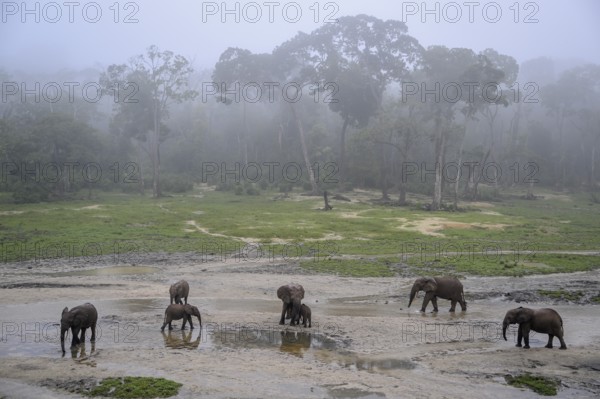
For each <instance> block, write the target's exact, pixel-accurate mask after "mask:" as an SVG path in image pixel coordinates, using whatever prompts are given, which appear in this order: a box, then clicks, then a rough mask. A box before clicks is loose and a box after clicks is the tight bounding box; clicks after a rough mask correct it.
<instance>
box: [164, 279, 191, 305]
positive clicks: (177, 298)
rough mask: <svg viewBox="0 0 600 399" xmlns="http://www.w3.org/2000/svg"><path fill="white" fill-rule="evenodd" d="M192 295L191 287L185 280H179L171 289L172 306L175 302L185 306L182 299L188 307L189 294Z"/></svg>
mask: <svg viewBox="0 0 600 399" xmlns="http://www.w3.org/2000/svg"><path fill="white" fill-rule="evenodd" d="M189 293H190V286H189V284H188V283H187V281H185V280H179V281H178V282H176V283H175V284H172V285H171V287H170V288H169V295H170V296H171V304H172V303H173V302H175V303H178V304H180V305H183V301H182V300H181V299H182V298H183V299H185V304H186V305H187V299H188V294H189Z"/></svg>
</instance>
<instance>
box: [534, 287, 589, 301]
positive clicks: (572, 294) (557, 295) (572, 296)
mask: <svg viewBox="0 0 600 399" xmlns="http://www.w3.org/2000/svg"><path fill="white" fill-rule="evenodd" d="M538 294H540V295H543V296H546V297H548V298H552V299H560V300H565V301H571V302H578V301H579V300H580V299H581V298H583V295H584V293H583V292H582V291H564V290H556V291H552V290H538Z"/></svg>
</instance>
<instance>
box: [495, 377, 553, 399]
mask: <svg viewBox="0 0 600 399" xmlns="http://www.w3.org/2000/svg"><path fill="white" fill-rule="evenodd" d="M505 379H506V382H507V383H508V385H512V386H514V387H518V388H529V389H531V390H532V391H534V392H536V393H537V394H539V395H543V396H556V394H557V388H558V385H559V382H557V381H554V380H551V379H548V378H545V377H541V376H535V375H531V374H522V375H519V376H516V377H513V376H506V377H505Z"/></svg>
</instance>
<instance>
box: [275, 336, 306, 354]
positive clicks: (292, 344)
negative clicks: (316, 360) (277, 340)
mask: <svg viewBox="0 0 600 399" xmlns="http://www.w3.org/2000/svg"><path fill="white" fill-rule="evenodd" d="M311 342H312V335H311V334H310V333H304V332H298V331H281V344H280V345H279V350H280V351H281V352H285V353H289V354H290V355H294V356H298V357H304V352H306V351H307V350H308V349H309V348H310V345H311Z"/></svg>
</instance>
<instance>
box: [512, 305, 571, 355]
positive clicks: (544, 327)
mask: <svg viewBox="0 0 600 399" xmlns="http://www.w3.org/2000/svg"><path fill="white" fill-rule="evenodd" d="M509 324H518V325H519V330H518V332H517V346H518V347H521V340H522V339H525V346H524V348H525V349H529V331H530V330H533V331H535V332H538V333H542V334H548V343H547V344H546V348H552V340H553V339H554V337H555V336H556V337H558V339H559V341H560V349H567V345H566V344H565V341H564V339H563V333H564V331H563V321H562V319H561V317H560V315H559V314H558V313H557V312H556V311H555V310H554V309H528V308H524V307H519V308H516V309H511V310H509V311H508V312H506V316H504V321H503V323H502V335H503V336H504V340H505V341H508V340H507V339H506V329H507V328H508V325H509Z"/></svg>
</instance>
